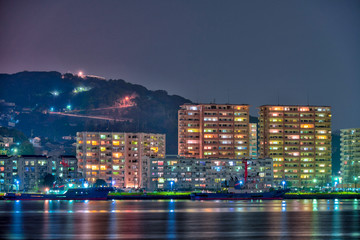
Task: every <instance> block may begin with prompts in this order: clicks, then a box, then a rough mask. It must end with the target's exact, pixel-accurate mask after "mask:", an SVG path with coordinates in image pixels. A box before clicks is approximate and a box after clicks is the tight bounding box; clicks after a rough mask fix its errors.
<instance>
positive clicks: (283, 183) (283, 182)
mask: <svg viewBox="0 0 360 240" xmlns="http://www.w3.org/2000/svg"><path fill="white" fill-rule="evenodd" d="M285 183H286V182H285V181H282V185H283V189H285Z"/></svg>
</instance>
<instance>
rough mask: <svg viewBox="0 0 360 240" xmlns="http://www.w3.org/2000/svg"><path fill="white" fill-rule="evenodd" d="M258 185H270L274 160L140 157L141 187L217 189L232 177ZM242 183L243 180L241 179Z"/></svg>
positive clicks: (157, 188) (265, 186)
mask: <svg viewBox="0 0 360 240" xmlns="http://www.w3.org/2000/svg"><path fill="white" fill-rule="evenodd" d="M245 162H246V163H247V182H251V183H255V185H256V186H257V187H258V188H267V187H271V186H272V185H273V178H274V173H273V161H272V159H271V158H267V159H247V160H241V159H195V158H193V159H189V158H178V157H176V156H173V157H167V158H165V159H159V158H143V160H142V174H143V175H142V179H143V182H142V187H143V188H145V189H147V190H148V191H154V190H175V189H176V190H220V189H221V187H222V184H224V183H225V181H229V180H230V179H231V178H233V179H238V180H239V181H240V180H243V181H244V180H245V179H244V178H245V164H246V163H245ZM244 182H245V181H244Z"/></svg>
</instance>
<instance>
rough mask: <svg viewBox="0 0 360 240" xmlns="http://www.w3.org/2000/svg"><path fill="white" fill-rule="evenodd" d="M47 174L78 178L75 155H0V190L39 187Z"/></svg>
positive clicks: (28, 189) (63, 177)
mask: <svg viewBox="0 0 360 240" xmlns="http://www.w3.org/2000/svg"><path fill="white" fill-rule="evenodd" d="M47 174H52V175H54V177H55V178H61V179H63V180H67V179H77V178H79V177H80V176H79V175H78V171H77V159H76V157H75V156H68V155H63V156H59V157H47V156H43V155H23V156H4V155H3V156H0V191H11V190H12V191H14V190H20V191H23V190H25V191H30V190H37V189H40V187H41V186H42V184H43V181H44V177H45V176H46V175H47Z"/></svg>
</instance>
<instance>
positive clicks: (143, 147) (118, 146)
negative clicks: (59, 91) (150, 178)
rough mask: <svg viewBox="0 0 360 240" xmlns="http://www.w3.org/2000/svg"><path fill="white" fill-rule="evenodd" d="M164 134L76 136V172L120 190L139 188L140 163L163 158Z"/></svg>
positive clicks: (78, 134) (85, 134)
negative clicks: (145, 158) (77, 169)
mask: <svg viewBox="0 0 360 240" xmlns="http://www.w3.org/2000/svg"><path fill="white" fill-rule="evenodd" d="M165 141H166V140H165V134H152V133H121V132H78V133H77V147H76V155H77V159H78V168H79V171H80V172H81V173H82V174H83V176H84V178H85V179H86V180H87V181H88V182H90V183H94V182H95V181H96V180H97V179H103V180H105V181H106V182H107V183H109V184H111V185H112V186H116V187H119V188H126V187H130V188H138V187H139V186H140V185H141V181H142V179H141V161H140V160H141V159H142V157H144V156H147V157H157V158H164V157H165V148H166V142H165Z"/></svg>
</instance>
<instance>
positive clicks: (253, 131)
mask: <svg viewBox="0 0 360 240" xmlns="http://www.w3.org/2000/svg"><path fill="white" fill-rule="evenodd" d="M257 145H258V140H257V124H256V123H249V157H250V158H253V159H256V158H257V157H258V152H257V151H258V147H257Z"/></svg>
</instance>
